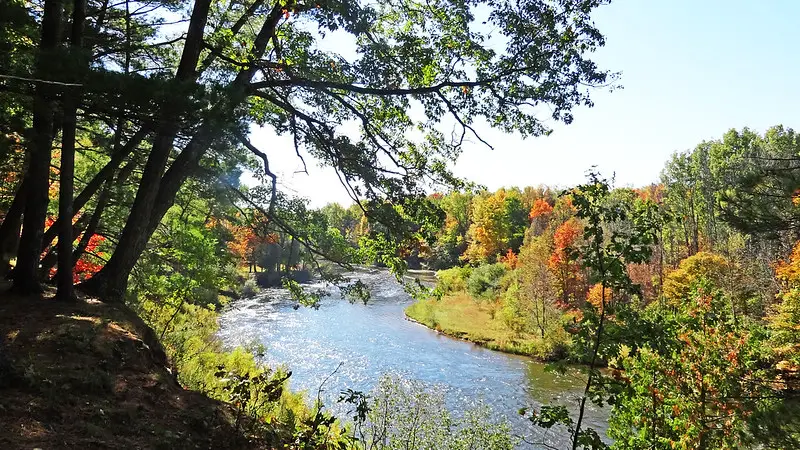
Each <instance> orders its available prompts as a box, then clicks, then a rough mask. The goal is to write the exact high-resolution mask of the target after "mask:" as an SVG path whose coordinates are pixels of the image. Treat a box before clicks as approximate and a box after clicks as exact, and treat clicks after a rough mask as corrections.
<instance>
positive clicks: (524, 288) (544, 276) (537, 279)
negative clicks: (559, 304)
mask: <svg viewBox="0 0 800 450" xmlns="http://www.w3.org/2000/svg"><path fill="white" fill-rule="evenodd" d="M551 254H552V250H551V244H550V242H549V239H548V236H536V237H534V238H531V239H529V241H528V242H526V243H525V245H523V246H522V249H521V250H520V254H519V262H518V264H517V267H518V269H517V272H518V273H519V278H520V288H519V295H520V297H521V298H522V299H524V300H525V301H527V302H528V303H529V304H530V305H531V308H530V313H531V316H532V318H533V323H534V325H535V326H536V328H538V329H539V333H540V334H541V337H542V338H544V337H545V330H547V327H548V321H549V320H550V318H551V317H553V316H554V315H555V314H554V311H553V310H554V309H555V305H554V299H555V298H556V295H557V292H558V290H557V288H556V277H555V276H553V273H552V272H551V271H550V267H549V259H550V255H551Z"/></svg>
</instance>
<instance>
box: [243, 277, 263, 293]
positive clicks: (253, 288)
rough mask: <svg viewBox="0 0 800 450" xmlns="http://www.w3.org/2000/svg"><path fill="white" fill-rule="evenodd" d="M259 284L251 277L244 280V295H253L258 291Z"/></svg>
mask: <svg viewBox="0 0 800 450" xmlns="http://www.w3.org/2000/svg"><path fill="white" fill-rule="evenodd" d="M258 290H259V289H258V284H257V283H256V280H254V279H252V278H250V279H248V280H247V281H245V282H244V286H242V297H252V296H254V295H256V294H257V293H258Z"/></svg>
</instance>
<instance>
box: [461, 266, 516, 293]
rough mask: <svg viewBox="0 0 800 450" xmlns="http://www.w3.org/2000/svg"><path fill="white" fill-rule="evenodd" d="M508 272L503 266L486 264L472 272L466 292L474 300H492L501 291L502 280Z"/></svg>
mask: <svg viewBox="0 0 800 450" xmlns="http://www.w3.org/2000/svg"><path fill="white" fill-rule="evenodd" d="M507 272H508V268H507V267H506V265H505V264H502V263H496V264H487V265H483V266H478V267H476V268H475V269H473V270H472V274H470V276H469V280H468V281H467V292H469V293H470V295H472V296H473V297H474V298H476V299H482V300H494V299H496V298H497V297H498V296H499V295H500V292H501V291H502V285H503V281H504V280H503V278H504V277H505V275H506V273H507Z"/></svg>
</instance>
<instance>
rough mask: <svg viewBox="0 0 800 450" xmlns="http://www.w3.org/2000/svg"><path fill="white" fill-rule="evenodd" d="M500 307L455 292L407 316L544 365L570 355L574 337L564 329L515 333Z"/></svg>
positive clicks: (407, 311) (418, 305)
mask: <svg viewBox="0 0 800 450" xmlns="http://www.w3.org/2000/svg"><path fill="white" fill-rule="evenodd" d="M498 306H499V305H497V304H491V303H485V302H483V303H482V302H477V301H475V300H474V299H473V298H472V297H470V295H469V294H467V293H465V292H455V293H451V294H448V295H445V296H443V297H442V298H441V299H436V298H428V299H421V300H417V301H416V302H414V303H412V304H411V305H410V306H408V307H407V308H406V309H405V311H404V313H405V316H406V319H408V320H410V321H413V322H416V323H418V324H420V325H423V326H425V327H427V328H430V329H431V330H434V331H437V332H439V333H442V334H444V335H446V336H449V337H452V338H455V339H460V340H464V341H468V342H471V343H473V344H476V345H479V346H481V347H485V348H488V349H490V350H495V351H500V352H503V353H510V354H514V355H522V356H528V357H531V358H533V359H535V360H537V361H540V362H547V361H554V360H558V359H563V358H565V357H566V356H567V353H568V348H569V343H570V337H569V335H568V334H567V333H566V332H565V331H564V330H563V328H560V327H552V329H550V330H548V331H547V333H545V337H544V338H542V336H541V335H540V334H536V333H532V332H529V331H513V330H511V329H510V328H509V327H508V326H507V325H506V323H505V321H504V319H503V318H502V317H500V316H501V314H500V312H499V311H498V310H499V307H498Z"/></svg>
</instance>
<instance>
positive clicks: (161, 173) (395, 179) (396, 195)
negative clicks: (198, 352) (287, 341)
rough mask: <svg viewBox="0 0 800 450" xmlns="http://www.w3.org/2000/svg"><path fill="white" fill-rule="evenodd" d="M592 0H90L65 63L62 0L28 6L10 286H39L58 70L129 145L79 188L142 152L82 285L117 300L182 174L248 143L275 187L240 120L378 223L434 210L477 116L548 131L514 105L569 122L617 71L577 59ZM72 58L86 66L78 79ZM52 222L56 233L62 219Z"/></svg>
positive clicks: (109, 131)
mask: <svg viewBox="0 0 800 450" xmlns="http://www.w3.org/2000/svg"><path fill="white" fill-rule="evenodd" d="M601 3H604V1H603V0H590V1H585V0H570V1H568V2H562V3H559V4H545V3H541V2H538V1H533V0H531V1H526V2H524V3H523V4H517V3H514V2H506V1H504V2H501V3H497V4H493V5H492V8H491V9H490V10H488V11H487V13H486V14H483V13H481V14H476V13H475V11H476V9H480V8H478V6H480V4H479V3H475V4H470V5H466V4H453V3H450V2H438V3H433V4H426V5H425V7H422V8H421V7H418V6H419V5H416V4H405V3H404V4H396V3H381V4H374V3H362V2H349V1H347V2H344V3H342V2H322V3H319V4H298V3H294V2H290V3H284V2H277V3H271V2H266V1H263V0H249V1H246V2H242V3H231V4H227V5H225V6H224V7H223V6H222V5H219V4H218V3H216V2H212V1H211V0H195V1H192V2H189V1H179V2H166V3H159V4H157V5H155V6H154V7H153V8H149V9H148V8H144V9H143V10H142V9H131V8H130V6H131V4H130V2H123V3H117V4H109V3H108V2H96V1H91V0H90V1H89V2H88V3H87V8H86V12H87V14H86V17H87V20H86V22H85V25H86V27H85V30H86V35H85V41H86V43H87V46H86V48H87V49H91V51H90V53H91V54H90V55H87V60H88V64H87V65H86V66H82V64H77V65H72V66H69V64H66V62H67V61H72V60H71V59H70V58H68V57H65V55H68V52H67V50H66V48H65V46H64V45H63V44H62V43H61V42H60V41H59V38H60V36H62V35H63V34H64V33H60V32H58V31H59V29H60V28H61V27H62V25H64V22H65V17H64V15H63V14H62V10H63V2H61V1H60V0H52V1H46V2H45V4H44V6H45V8H44V14H43V15H41V16H40V15H38V14H35V13H34V11H33V9H32V6H31V7H28V8H27V12H28V16H29V17H33V18H35V19H39V18H41V24H42V34H41V39H40V45H39V51H38V55H37V61H38V62H37V63H36V68H35V70H34V73H33V75H35V76H34V77H23V79H22V80H15V81H14V82H13V84H12V85H11V88H12V89H13V90H16V91H19V92H22V91H24V90H25V89H26V88H27V86H28V85H29V83H28V82H27V81H26V78H36V79H40V80H47V82H44V83H38V84H36V92H35V95H34V102H33V103H34V104H33V106H32V107H31V111H32V117H33V129H34V130H35V133H34V134H33V136H34V139H32V140H30V141H26V146H27V148H28V149H29V152H28V153H29V161H30V162H31V164H29V166H28V170H27V173H26V176H25V178H26V180H30V183H28V182H26V183H25V184H24V187H25V190H26V191H27V195H26V198H27V199H30V201H29V202H26V205H25V209H26V213H25V215H24V218H25V222H26V224H25V226H24V227H23V232H22V233H23V236H22V241H21V245H20V247H19V251H18V255H17V256H18V258H17V259H18V271H17V272H16V277H15V286H17V288H18V289H20V290H23V291H27V290H36V288H37V285H38V283H37V262H38V259H39V256H40V252H41V250H42V247H43V243H42V232H43V228H44V217H45V212H46V209H47V208H46V207H47V203H48V202H47V199H46V198H45V197H46V196H45V194H46V192H47V166H46V164H47V162H49V160H50V158H48V157H47V155H49V153H50V150H51V148H52V142H53V133H52V130H53V126H52V125H53V121H54V118H53V117H54V116H53V113H54V112H55V113H58V114H59V115H60V116H59V117H61V115H63V116H64V117H67V118H71V117H72V113H71V111H72V106H71V105H70V102H69V101H68V102H64V103H63V104H61V103H55V102H54V101H53V100H54V99H55V98H56V97H58V96H63V94H65V93H66V92H68V91H67V89H66V88H68V87H70V83H71V82H72V83H73V84H80V85H81V86H80V87H81V98H80V101H79V104H77V105H76V112H77V114H76V120H77V121H78V122H79V125H78V129H81V130H83V129H95V130H98V131H99V132H98V133H97V134H98V135H100V136H103V137H105V138H108V139H107V141H106V143H104V144H101V148H103V150H104V153H105V154H106V155H111V156H112V158H114V157H115V155H118V154H120V155H124V156H121V157H117V158H116V159H114V160H113V161H109V168H108V170H106V171H104V172H103V174H102V175H100V173H99V172H98V173H97V176H94V177H92V178H91V180H90V183H89V184H87V185H86V186H85V187H84V190H83V192H86V195H85V196H84V197H88V198H91V197H92V195H94V194H96V193H97V192H102V191H103V189H102V187H103V186H104V185H105V184H104V183H105V182H106V180H108V179H109V178H111V177H113V176H114V174H115V173H119V172H118V171H119V167H120V164H121V163H122V162H123V161H124V160H125V157H126V156H127V155H130V154H131V153H130V152H132V151H134V150H137V151H138V155H139V156H140V157H141V159H139V161H141V162H143V163H144V165H143V166H142V167H141V169H140V172H136V182H137V183H138V184H137V185H135V186H136V192H135V195H133V196H132V197H131V198H130V203H128V207H129V208H130V214H128V215H127V216H125V217H124V226H122V227H121V228H122V229H121V233H119V240H118V241H117V242H116V246H115V251H114V252H113V253H112V255H111V257H110V259H109V261H108V262H107V263H106V264H105V266H104V267H103V269H102V270H101V271H100V272H98V273H97V274H96V275H95V276H94V277H92V279H91V280H90V281H88V282H86V283H84V285H83V289H84V290H85V291H87V292H92V293H96V294H99V295H100V296H101V297H102V298H104V299H106V300H109V301H113V300H114V299H117V300H118V299H120V298H121V297H122V294H123V293H124V291H125V287H126V284H127V279H128V275H129V274H130V272H131V270H132V269H133V268H134V266H135V264H136V262H137V260H138V259H139V257H140V256H141V255H142V253H143V252H144V251H145V250H146V249H147V243H148V241H149V239H150V237H151V236H152V235H153V233H154V232H155V230H156V228H157V227H158V225H159V223H160V222H161V220H162V218H163V217H164V216H165V214H166V213H167V211H168V210H169V209H170V207H172V205H173V204H174V203H175V199H176V196H177V195H178V192H179V191H180V188H181V186H182V185H183V184H184V182H186V181H187V180H188V179H190V178H192V177H197V176H206V175H207V173H208V172H207V171H208V170H211V171H212V172H214V167H215V165H216V163H217V161H219V160H220V159H221V158H223V159H224V157H225V155H226V154H228V153H230V152H235V151H238V149H239V148H246V149H247V150H249V151H250V152H252V153H253V154H254V155H256V156H257V157H258V158H260V159H261V160H263V162H264V174H265V176H266V177H268V178H271V179H272V180H271V181H272V186H273V189H275V190H277V185H276V183H275V179H276V177H275V175H274V174H273V173H272V172H271V171H270V168H269V155H268V154H267V153H265V152H263V151H261V150H259V149H258V148H257V147H256V146H254V145H253V144H252V143H251V142H249V140H248V139H247V137H246V135H247V131H248V128H249V126H250V125H251V124H253V125H260V126H268V127H271V128H272V129H273V130H275V131H276V132H277V133H279V134H280V133H289V134H291V135H292V136H293V138H294V139H293V142H294V145H295V150H296V151H297V152H298V154H300V155H302V154H303V153H307V154H310V155H312V156H313V157H314V158H316V159H317V160H319V161H320V162H322V163H323V164H326V165H329V166H332V167H333V168H335V169H336V170H337V172H338V173H339V175H340V178H341V180H342V183H343V185H344V186H345V188H346V189H347V190H348V192H349V193H350V194H351V196H352V197H353V198H354V200H356V201H357V203H360V205H361V206H362V208H363V209H364V210H365V211H366V217H367V220H369V221H370V222H372V223H382V224H384V225H386V226H388V227H389V228H392V227H397V226H400V225H402V226H406V225H409V224H413V223H415V222H420V220H417V219H421V218H422V216H423V215H425V214H429V213H430V212H432V211H431V210H430V208H427V207H423V206H422V203H421V202H419V201H417V200H418V199H423V198H425V197H426V191H425V188H426V185H428V184H438V185H444V186H450V187H460V186H463V183H461V182H460V180H457V179H456V178H455V177H453V176H452V175H451V174H450V173H449V171H448V169H447V162H450V161H452V159H453V157H454V156H455V155H457V154H458V152H459V150H460V148H461V144H462V142H463V140H464V138H466V136H467V135H468V134H471V135H475V136H476V138H477V139H479V140H480V139H481V138H480V136H478V135H477V134H476V130H475V129H474V128H473V126H472V124H473V123H474V121H475V120H478V119H479V118H484V119H486V121H487V123H489V124H492V125H493V126H496V127H499V128H501V129H503V130H512V129H513V130H516V131H518V132H520V133H521V134H522V135H524V136H528V135H541V134H543V133H545V132H547V131H548V130H547V127H546V126H545V125H544V122H543V121H540V120H539V118H537V117H536V116H535V115H534V114H533V112H532V111H530V110H529V109H528V108H527V107H526V105H528V104H531V103H544V104H548V105H549V106H550V107H551V110H552V118H553V119H555V120H558V121H563V122H566V123H569V122H571V120H572V115H571V110H572V108H573V107H574V106H575V105H580V104H591V100H590V97H589V88H590V87H591V86H595V85H603V84H607V83H608V82H609V81H611V80H613V78H614V77H613V76H612V75H610V74H609V73H608V72H605V71H602V70H600V69H598V68H597V66H596V65H595V64H594V63H593V62H592V61H591V60H590V59H589V57H588V55H589V54H590V53H591V52H592V51H594V50H595V49H596V48H598V47H600V46H602V45H603V44H604V40H603V37H602V35H601V34H600V33H599V32H598V30H597V29H596V28H595V27H594V25H593V24H592V22H591V20H590V14H591V12H592V10H593V9H594V8H595V7H597V6H598V5H600V4H601ZM72 11H73V12H74V11H75V8H72ZM142 11H146V12H142ZM175 13H177V14H178V15H182V14H185V15H186V16H187V19H188V20H187V22H186V28H185V29H184V30H181V31H184V32H185V36H184V37H183V38H181V39H178V36H177V35H178V34H180V33H181V31H178V30H177V29H176V27H175V26H174V25H168V24H165V23H163V22H164V21H163V20H160V19H159V17H164V16H165V15H169V14H175ZM484 16H485V17H484ZM78 22H80V21H77V22H76V21H74V20H73V21H72V23H73V24H74V25H77V24H78ZM497 30H501V31H499V32H498V31H497ZM330 33H334V34H336V35H337V36H338V35H341V36H345V35H348V36H349V38H346V39H345V41H347V42H349V43H351V44H349V45H343V46H341V47H339V48H333V47H331V49H323V47H320V46H318V45H317V43H318V41H319V39H321V38H323V36H325V35H327V34H330ZM490 33H491V34H492V36H493V37H492V39H494V37H495V35H496V34H497V33H500V34H501V35H502V39H504V42H505V44H504V45H505V48H504V49H503V50H502V51H497V50H496V49H495V48H494V47H493V46H490V45H489V39H488V36H489V35H490ZM345 47H348V48H347V49H345ZM542 49H546V50H544V51H543V50H542ZM351 50H353V51H351ZM87 60H84V61H87ZM62 62H64V63H65V65H63V66H61V64H62ZM83 67H88V71H85V72H84V73H83V74H82V75H81V76H76V75H77V74H79V73H80V71H81V70H85V69H84V68H83ZM11 72H15V71H14V70H12V71H11ZM75 80H81V82H80V83H74V82H75ZM63 98H65V99H70V98H73V97H71V96H70V95H66V96H63ZM412 103H418V104H419V105H420V106H421V109H420V111H421V114H417V113H414V114H410V113H409V111H410V110H411V105H412ZM447 116H449V117H450V119H448V120H452V121H454V122H455V123H456V124H457V126H458V127H459V129H460V130H461V134H460V137H458V136H457V139H456V140H455V141H454V142H453V141H450V140H448V139H445V137H444V134H443V133H441V132H440V131H439V125H438V123H440V122H441V121H442V120H443V119H444V118H445V117H447ZM70 120H71V119H70ZM353 121H355V123H358V124H360V125H361V129H360V135H359V136H353V135H352V133H350V131H349V129H346V128H345V124H348V123H350V122H353ZM411 126H419V129H420V130H421V134H420V135H418V136H414V135H411V134H409V133H406V130H407V129H409V127H411ZM71 128H72V127H71V125H70V126H68V127H67V130H71ZM63 137H64V136H62V141H63ZM66 137H67V140H70V136H69V135H67V136H66ZM75 139H78V137H77V136H76V138H75ZM113 142H119V144H120V145H118V146H117V145H113V144H111V143H113ZM63 144H64V143H63V142H62V146H63ZM68 147H69V145H68ZM76 148H77V146H76ZM115 149H116V150H115ZM112 150H113V151H112ZM117 150H118V151H119V152H118V151H117ZM68 153H69V154H71V152H68ZM69 154H68V155H66V157H67V158H69V157H70V155H69ZM133 167H135V165H134V166H133ZM138 173H141V176H139V175H138ZM83 192H81V193H83ZM65 199H66V197H65ZM409 199H412V200H413V201H409ZM79 200H80V201H79ZM86 202H87V198H81V195H80V194H79V195H78V196H77V197H76V198H75V202H74V206H75V207H74V208H73V209H74V210H73V211H72V214H75V215H77V214H80V213H81V212H82V211H81V208H82V206H79V204H81V203H83V204H84V205H85V204H86ZM384 203H389V204H391V205H393V206H392V207H384V206H382V205H383V204H384ZM64 207H65V208H66V205H64ZM103 209H104V208H100V209H99V210H100V214H103V211H102V210H103ZM63 213H64V214H66V215H69V214H70V212H69V211H68V210H65V211H64V212H63ZM60 219H61V220H62V222H61V223H62V224H63V227H62V229H63V230H64V232H66V231H67V226H66V225H67V224H68V223H70V222H72V220H71V218H68V217H62V218H60ZM271 219H273V220H274V219H275V218H274V217H271ZM423 221H424V220H423ZM389 228H387V229H389ZM284 231H287V232H288V230H284ZM417 232H418V230H413V229H412V230H411V233H412V234H413V233H417ZM52 234H53V233H49V236H48V237H52ZM395 238H397V239H399V240H400V241H405V240H406V238H400V235H399V234H393V235H392V238H391V239H390V241H391V242H395ZM512 238H513V239H517V240H518V242H516V243H514V242H511V245H510V246H509V247H511V248H513V249H515V250H516V248H517V247H518V246H519V244H521V235H520V236H516V237H514V236H513V234H512ZM45 240H46V239H45ZM66 244H67V243H65V242H62V245H66ZM505 250H506V249H502V251H503V252H505ZM64 253H67V252H66V251H62V258H66V255H64Z"/></svg>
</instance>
